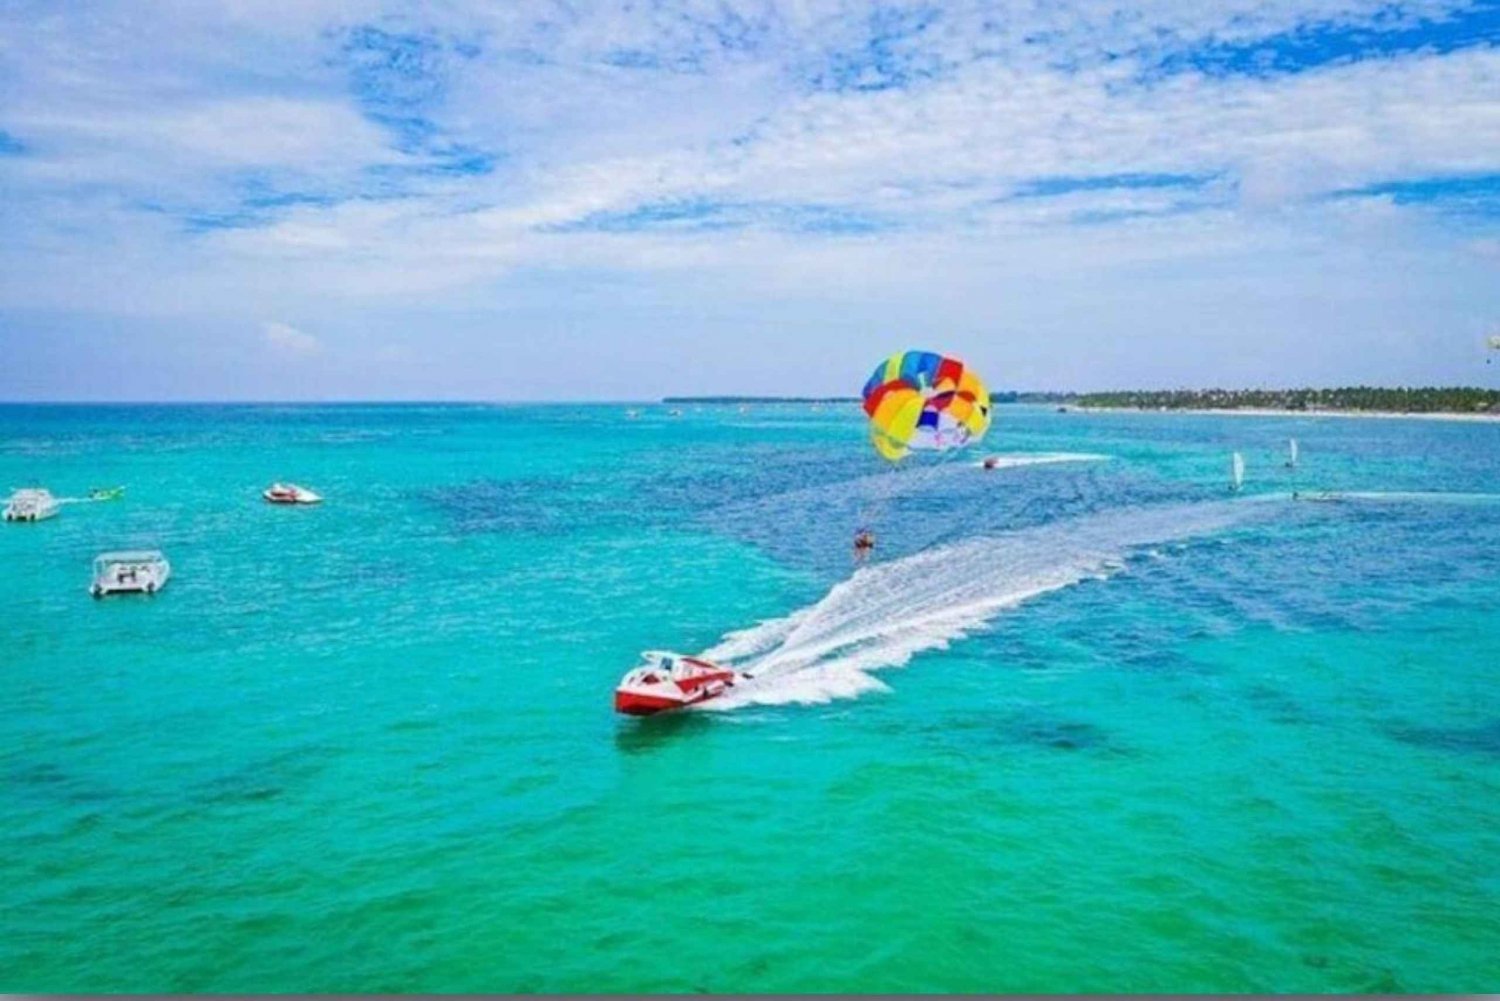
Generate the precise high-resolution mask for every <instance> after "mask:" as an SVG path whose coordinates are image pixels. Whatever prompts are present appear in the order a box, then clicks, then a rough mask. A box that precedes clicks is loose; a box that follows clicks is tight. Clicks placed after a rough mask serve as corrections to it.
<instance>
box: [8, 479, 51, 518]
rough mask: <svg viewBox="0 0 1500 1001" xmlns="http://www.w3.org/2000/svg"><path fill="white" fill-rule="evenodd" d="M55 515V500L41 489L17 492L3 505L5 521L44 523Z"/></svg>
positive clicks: (35, 488) (32, 488) (34, 488)
mask: <svg viewBox="0 0 1500 1001" xmlns="http://www.w3.org/2000/svg"><path fill="white" fill-rule="evenodd" d="M56 514H57V498H56V497H53V496H52V494H51V493H50V492H49V491H47V490H43V489H42V488H41V487H30V488H27V489H25V490H17V491H16V492H15V493H13V494H11V495H10V499H9V500H8V501H7V502H6V504H5V520H6V521H46V520H47V519H48V518H51V517H53V516H54V515H56Z"/></svg>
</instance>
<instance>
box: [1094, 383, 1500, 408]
mask: <svg viewBox="0 0 1500 1001" xmlns="http://www.w3.org/2000/svg"><path fill="white" fill-rule="evenodd" d="M1067 402H1070V403H1076V404H1077V405H1078V406H1082V407H1123V408H1129V409H1136V410H1305V411H1318V410H1369V411H1382V412H1388V413H1403V414H1433V413H1445V414H1446V413H1453V414H1474V413H1480V414H1482V413H1496V414H1500V390H1494V389H1480V388H1478V387H1475V386H1421V387H1416V386H1411V387H1408V386H1399V387H1394V388H1390V387H1382V386H1345V387H1341V388H1338V389H1167V390H1144V391H1142V390H1132V391H1123V392H1112V393H1079V394H1077V395H1074V396H1072V397H1071V398H1070V399H1069V400H1068V401H1067Z"/></svg>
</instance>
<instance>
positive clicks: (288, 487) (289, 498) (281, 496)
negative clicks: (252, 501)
mask: <svg viewBox="0 0 1500 1001" xmlns="http://www.w3.org/2000/svg"><path fill="white" fill-rule="evenodd" d="M261 496H262V497H264V498H265V499H266V500H268V501H270V502H271V503H272V504H321V503H322V502H323V497H322V495H320V494H316V493H314V492H313V491H311V490H309V489H307V488H306V487H299V486H297V484H295V483H273V484H271V485H270V486H269V487H267V488H266V490H265V492H264V493H262V494H261Z"/></svg>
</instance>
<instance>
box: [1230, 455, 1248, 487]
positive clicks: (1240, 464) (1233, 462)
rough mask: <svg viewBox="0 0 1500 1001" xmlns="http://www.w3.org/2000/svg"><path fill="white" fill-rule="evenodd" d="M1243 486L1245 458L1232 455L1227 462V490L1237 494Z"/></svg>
mask: <svg viewBox="0 0 1500 1001" xmlns="http://www.w3.org/2000/svg"><path fill="white" fill-rule="evenodd" d="M1244 485H1245V457H1244V456H1243V455H1241V454H1240V453H1238V452H1236V453H1234V456H1233V457H1232V458H1231V459H1230V460H1229V489H1230V490H1233V491H1235V492H1238V491H1239V489H1240V487H1242V486H1244Z"/></svg>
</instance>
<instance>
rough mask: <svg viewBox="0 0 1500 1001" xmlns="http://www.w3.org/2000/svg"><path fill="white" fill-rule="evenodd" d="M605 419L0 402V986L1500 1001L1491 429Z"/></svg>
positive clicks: (567, 408)
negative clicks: (947, 454) (132, 580)
mask: <svg viewBox="0 0 1500 1001" xmlns="http://www.w3.org/2000/svg"><path fill="white" fill-rule="evenodd" d="M626 406H627V405H625V404H619V405H558V406H545V407H542V406H537V407H531V406H502V405H496V406H479V405H451V406H448V405H445V406H437V405H433V406H425V405H399V406H398V405H388V406H387V405H341V406H172V407H153V406H131V407H92V406H48V407H31V406H18V405H13V406H5V407H0V490H6V489H7V488H12V487H25V486H33V485H42V486H46V487H48V488H49V489H51V490H52V492H53V493H55V494H57V495H58V496H60V497H83V496H85V495H86V494H87V492H88V490H89V489H90V488H91V487H100V486H114V485H117V484H124V485H125V486H126V487H127V493H126V496H125V498H124V499H123V500H120V501H116V502H109V503H69V504H66V505H64V507H63V510H62V513H61V515H60V516H59V517H58V518H56V519H54V520H52V521H49V522H45V523H41V524H36V525H0V563H3V565H4V567H5V572H4V573H3V574H0V598H3V601H0V654H3V656H0V805H3V823H0V990H4V991H7V992H43V991H71V992H83V991H144V992H171V991H220V992H249V991H258V992H275V991H293V992H323V991H343V992H355V991H358V992H392V991H421V992H511V991H573V992H577V991H602V992H647V991H650V992H694V991H735V992H777V991H1008V992H1049V991H1065V992H1082V991H1155V992H1168V991H1293V992H1321V991H1364V992H1396V991H1414V992H1465V993H1466V992H1480V991H1486V990H1496V989H1500V614H1497V613H1500V424H1477V423H1459V422H1439V421H1420V420H1374V419H1371V420H1354V419H1339V418H1332V417H1324V418H1312V417H1295V418H1294V417H1248V416H1198V415H1171V414H1156V413H1152V414H1106V413H1095V414H1081V413H1057V412H1055V411H1054V410H1052V409H1051V408H1043V407H1019V406H1017V407H1000V408H998V412H997V417H996V420H995V423H994V426H993V429H992V431H991V433H990V436H989V438H988V439H986V441H985V442H984V443H983V446H982V449H983V452H982V453H981V452H980V451H977V450H976V451H973V452H971V453H970V454H968V455H965V456H963V457H959V458H954V459H952V460H950V461H945V462H939V463H929V464H925V465H924V464H913V465H912V467H911V468H902V469H900V470H898V471H896V472H894V473H892V472H889V471H886V470H885V469H884V468H883V467H882V464H881V462H880V460H879V459H878V458H877V457H876V456H875V454H874V452H873V450H872V449H871V448H869V446H868V444H867V442H866V440H865V432H864V425H863V419H862V415H861V413H860V412H859V410H858V408H857V407H855V406H854V405H850V404H846V405H838V406H825V407H823V408H821V409H818V410H814V409H812V408H811V407H809V406H808V405H805V404H804V405H790V404H785V405H775V406H757V407H754V408H753V409H751V410H750V411H748V412H746V413H741V412H740V411H739V410H738V409H737V408H735V407H728V406H705V407H701V408H698V407H693V406H690V405H689V406H685V407H684V408H683V410H684V412H683V413H682V415H681V416H680V417H673V416H671V415H670V414H669V412H668V410H667V409H666V408H665V407H662V406H657V405H650V406H642V407H641V410H642V413H641V415H640V417H639V419H635V420H630V419H627V418H626V416H625V409H626ZM1289 437H1295V438H1297V439H1298V441H1299V442H1300V443H1301V447H1302V448H1301V451H1302V461H1301V463H1300V465H1299V466H1298V468H1297V469H1296V470H1295V471H1292V470H1288V469H1287V468H1285V466H1284V462H1285V459H1286V450H1287V445H1286V443H1287V439H1288V438H1289ZM1233 450H1238V451H1240V452H1242V453H1243V454H1244V457H1245V462H1246V481H1245V488H1244V490H1243V492H1242V493H1240V494H1238V495H1231V494H1230V492H1229V491H1228V489H1227V486H1226V481H1227V479H1228V476H1229V455H1230V453H1231V451H1233ZM991 452H993V453H996V454H999V455H1001V456H1003V460H1002V462H1001V463H1000V468H997V469H995V470H991V471H986V470H983V469H980V468H978V467H977V465H976V462H977V459H978V457H979V455H980V454H985V453H991ZM277 479H286V480H292V481H294V482H297V483H302V484H304V485H307V486H310V487H312V488H314V489H316V490H318V491H320V492H322V493H323V494H324V495H325V497H326V498H327V500H326V502H325V503H324V504H323V505H322V506H320V507H316V508H298V509H288V508H278V507H272V506H271V505H268V504H265V503H263V502H262V501H261V499H260V496H259V493H260V490H261V489H263V488H264V487H265V486H266V485H267V484H269V483H270V482H271V481H273V480H277ZM1294 489H1296V490H1300V491H1324V490H1329V491H1337V492H1339V494H1340V496H1341V497H1342V500H1341V501H1340V502H1337V503H1305V502H1301V501H1298V502H1293V501H1291V500H1289V495H1290V492H1291V491H1292V490H1294ZM861 523H868V524H870V525H871V526H872V527H873V528H874V529H875V531H876V532H877V535H878V540H879V542H878V547H877V550H876V554H877V555H876V557H875V558H874V559H873V560H872V561H871V562H870V563H869V564H868V565H867V566H865V567H863V568H862V569H859V570H858V572H856V571H855V567H854V565H853V563H852V560H851V554H850V548H849V543H850V538H851V536H852V533H853V532H854V530H855V529H856V528H857V527H859V525H860V524H861ZM137 547H149V548H161V549H163V550H164V551H165V552H166V553H167V555H168V556H169V557H170V559H171V561H172V564H173V568H174V576H173V579H172V581H171V582H170V584H169V585H168V587H167V588H166V589H165V590H164V591H163V592H162V593H160V594H158V595H155V596H154V597H150V598H147V597H121V598H113V599H109V600H105V601H94V600H92V599H90V597H89V596H88V595H87V593H86V587H87V584H88V580H89V566H90V561H91V559H92V558H93V556H94V555H95V554H96V553H99V552H101V551H104V550H109V549H119V548H137ZM652 648H667V649H675V650H680V651H684V652H690V653H696V652H708V653H709V654H710V655H711V656H715V657H721V658H725V659H729V660H732V661H734V662H735V663H736V664H738V665H741V666H744V667H746V668H748V669H749V670H751V671H752V673H755V674H756V675H757V677H756V679H755V681H754V682H753V683H751V684H750V685H748V686H746V687H745V688H744V689H743V690H741V691H739V692H737V693H735V694H734V695H733V696H732V698H730V699H728V700H726V701H725V702H724V703H722V704H721V705H719V706H717V707H715V708H713V709H712V710H710V709H709V708H708V707H705V708H704V709H702V710H700V711H692V712H687V713H681V714H677V715H675V716H668V717H660V718H655V719H648V720H635V719H625V718H622V717H617V716H616V715H615V714H614V713H613V711H612V709H611V692H612V690H613V687H614V685H615V683H616V682H617V681H618V679H619V677H620V676H621V675H622V674H623V673H624V672H625V671H626V670H628V669H629V668H631V667H632V666H634V665H635V664H636V663H637V662H638V661H637V658H638V655H639V653H640V651H642V650H645V649H652Z"/></svg>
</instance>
